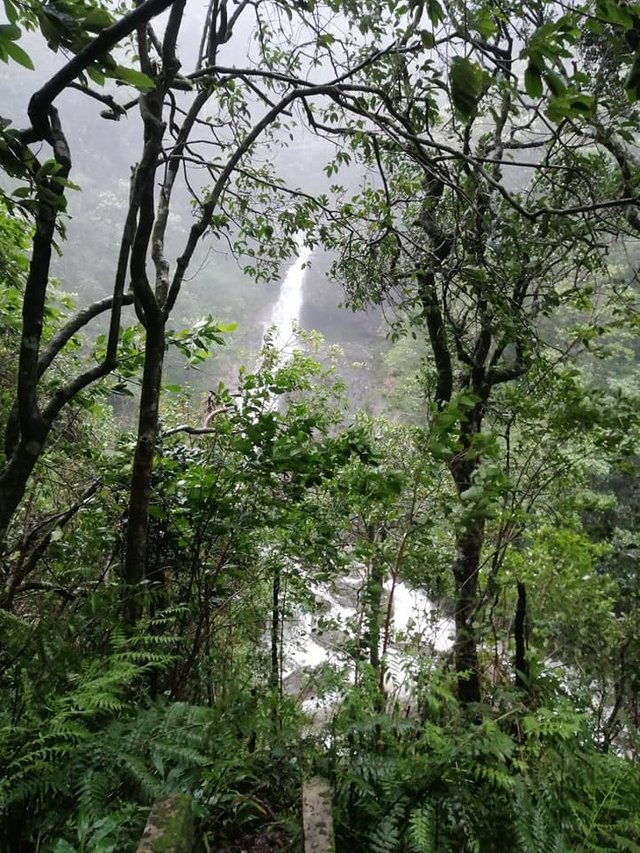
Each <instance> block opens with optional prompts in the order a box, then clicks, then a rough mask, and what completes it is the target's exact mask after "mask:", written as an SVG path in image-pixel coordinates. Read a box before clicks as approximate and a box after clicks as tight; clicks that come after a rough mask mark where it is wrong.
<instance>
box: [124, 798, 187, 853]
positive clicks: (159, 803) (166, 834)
mask: <svg viewBox="0 0 640 853" xmlns="http://www.w3.org/2000/svg"><path fill="white" fill-rule="evenodd" d="M194 845H195V836H194V825H193V817H192V815H191V797H190V796H189V795H188V794H179V793H175V794H170V795H169V796H168V797H165V798H164V799H162V800H156V802H155V803H154V805H153V808H152V809H151V812H150V814H149V819H148V820H147V825H146V827H145V830H144V834H143V836H142V840H141V841H140V844H139V845H138V851H137V853H192V851H193V848H194Z"/></svg>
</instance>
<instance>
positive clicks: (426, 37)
mask: <svg viewBox="0 0 640 853" xmlns="http://www.w3.org/2000/svg"><path fill="white" fill-rule="evenodd" d="M420 40H421V41H422V46H423V47H424V48H425V50H432V49H433V48H434V47H435V46H436V40H435V38H434V35H433V33H431V32H429V30H420Z"/></svg>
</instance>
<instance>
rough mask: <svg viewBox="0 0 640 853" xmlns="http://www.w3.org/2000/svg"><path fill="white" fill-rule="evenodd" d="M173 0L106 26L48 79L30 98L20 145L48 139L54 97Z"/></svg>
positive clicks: (157, 1) (153, 2)
mask: <svg viewBox="0 0 640 853" xmlns="http://www.w3.org/2000/svg"><path fill="white" fill-rule="evenodd" d="M174 2H175V0H146V2H143V3H141V4H140V5H139V6H137V7H136V8H135V9H133V10H132V11H131V12H128V13H127V14H126V15H123V17H122V18H120V20H119V21H116V23H115V24H112V25H111V26H110V27H105V28H104V29H103V30H102V31H101V32H100V33H99V34H98V35H97V36H96V37H95V38H94V39H93V41H91V42H90V43H89V44H88V45H87V46H86V47H85V48H84V49H83V50H81V51H80V52H79V53H77V54H76V55H75V56H74V57H73V59H72V60H70V62H68V63H67V64H66V65H65V66H64V67H63V68H61V69H60V71H58V72H57V73H56V74H54V75H53V77H51V78H50V79H49V80H48V81H47V82H46V83H45V84H44V86H43V87H42V88H41V89H38V91H37V92H35V93H34V94H33V95H32V96H31V100H30V101H29V107H28V109H27V113H28V116H29V120H30V122H31V127H30V128H28V129H27V130H24V131H22V133H21V139H22V142H23V143H24V144H29V143H32V142H39V141H40V140H41V139H48V138H49V136H50V134H51V125H50V123H49V109H50V107H51V105H52V104H53V102H54V101H55V99H56V98H57V97H58V95H59V94H60V93H61V92H62V91H63V90H64V89H66V88H67V86H68V85H69V84H70V83H72V82H73V81H74V80H75V79H76V77H77V76H78V75H79V74H81V73H82V72H83V71H84V70H85V68H88V67H89V65H91V63H92V62H95V61H96V60H97V59H100V57H101V56H103V54H105V53H107V52H108V51H109V50H111V48H112V47H114V46H115V45H116V44H117V43H118V42H119V41H122V39H123V38H125V37H126V36H128V35H129V34H130V33H132V32H133V31H134V30H135V29H136V28H137V27H141V26H143V25H144V24H146V23H147V22H148V21H150V20H151V19H152V18H154V17H156V15H159V14H160V13H161V12H164V10H165V9H168V8H169V6H171V5H172V4H173V3H174Z"/></svg>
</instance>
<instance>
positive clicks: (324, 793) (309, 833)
mask: <svg viewBox="0 0 640 853" xmlns="http://www.w3.org/2000/svg"><path fill="white" fill-rule="evenodd" d="M302 824H303V831H304V853H335V849H336V848H335V841H334V835H333V816H332V814H331V789H330V787H329V782H328V781H327V780H326V779H323V778H322V777H321V776H314V777H313V778H311V779H307V780H306V781H305V783H304V785H303V786H302Z"/></svg>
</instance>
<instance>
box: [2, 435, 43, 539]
mask: <svg viewBox="0 0 640 853" xmlns="http://www.w3.org/2000/svg"><path fill="white" fill-rule="evenodd" d="M46 432H48V430H46ZM46 432H44V434H43V435H42V437H41V440H39V441H38V440H37V439H36V438H32V439H31V440H29V441H25V440H21V441H20V442H19V443H18V446H17V447H16V448H15V450H14V452H13V455H12V457H11V460H10V461H9V463H8V464H7V465H6V467H5V468H4V470H3V471H2V474H0V553H2V550H3V548H4V546H5V544H6V536H7V530H8V527H9V524H10V522H11V519H12V518H13V515H14V513H15V511H16V509H17V508H18V506H19V505H20V502H21V501H22V498H23V497H24V493H25V489H26V488H27V483H28V482H29V477H30V476H31V472H32V471H33V468H34V466H35V464H36V462H37V461H38V457H39V456H40V453H41V451H42V446H43V444H44V440H45V438H46Z"/></svg>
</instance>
